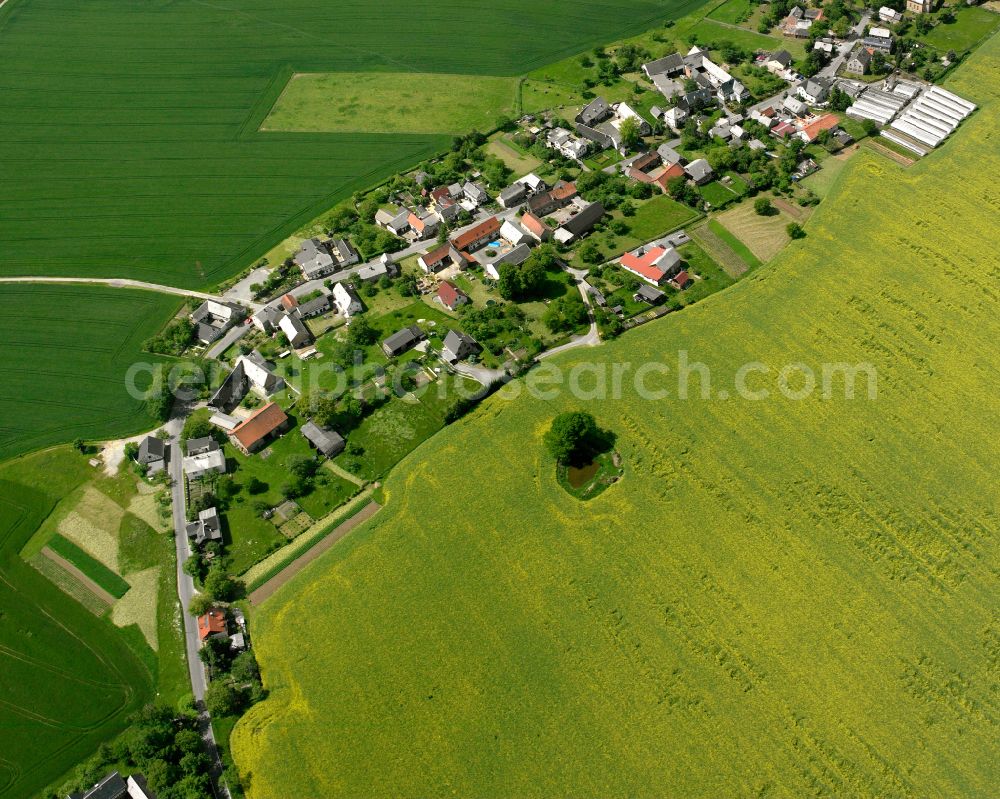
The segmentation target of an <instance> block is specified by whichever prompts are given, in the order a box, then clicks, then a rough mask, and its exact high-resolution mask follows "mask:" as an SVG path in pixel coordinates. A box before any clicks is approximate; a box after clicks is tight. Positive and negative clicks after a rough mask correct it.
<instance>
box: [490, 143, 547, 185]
mask: <svg viewBox="0 0 1000 799" xmlns="http://www.w3.org/2000/svg"><path fill="white" fill-rule="evenodd" d="M486 149H487V151H488V152H489V153H490V154H491V155H494V156H496V157H497V158H499V159H500V160H501V161H503V162H504V163H505V164H506V165H507V167H508V169H510V170H511V171H512V172H513V173H514V176H515V177H522V176H524V175H527V174H528V173H529V172H532V171H533V170H535V169H538V167H540V166H541V165H542V162H541V161H539V160H538V159H537V158H535V156H533V155H528V154H526V153H522V152H521V151H519V150H517V149H515V148H514V146H513V145H512V144H510V143H508V142H507V141H505V140H504V139H502V138H499V137H498V138H494V139H492V140H491V141H490V143H489V144H487V145H486Z"/></svg>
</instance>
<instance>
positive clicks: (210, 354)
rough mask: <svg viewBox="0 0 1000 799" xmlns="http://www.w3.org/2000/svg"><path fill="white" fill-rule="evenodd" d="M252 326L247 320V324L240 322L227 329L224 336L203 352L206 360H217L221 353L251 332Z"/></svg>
mask: <svg viewBox="0 0 1000 799" xmlns="http://www.w3.org/2000/svg"><path fill="white" fill-rule="evenodd" d="M254 329H255V328H254V326H253V325H252V324H250V322H249V320H248V321H247V322H245V323H244V322H241V323H240V324H238V325H236V326H235V327H231V328H229V330H227V331H226V334H225V335H224V336H223V337H222V338H220V339H219V340H218V341H216V342H215V343H214V344H212V346H210V347H209V348H208V349H207V350H206V351H205V357H206V358H218V357H219V356H220V355H222V353H224V352H225V351H226V350H228V349H229V348H230V347H231V346H232V345H233V344H235V343H236V342H237V341H239V340H240V339H241V338H243V337H244V336H245V335H246V334H247V333H249V332H250V331H251V330H254Z"/></svg>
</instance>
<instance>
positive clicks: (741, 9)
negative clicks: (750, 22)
mask: <svg viewBox="0 0 1000 799" xmlns="http://www.w3.org/2000/svg"><path fill="white" fill-rule="evenodd" d="M755 5H756V4H754V3H751V2H750V0H727V1H726V2H725V3H722V4H721V5H718V6H716V7H715V8H714V9H712V10H711V11H709V12H708V18H709V19H714V20H718V21H719V22H725V23H728V24H729V25H738V24H739V22H740V20H742V19H744V18H745V17H749V16H750V13H751V12H752V11H753V9H754V8H755Z"/></svg>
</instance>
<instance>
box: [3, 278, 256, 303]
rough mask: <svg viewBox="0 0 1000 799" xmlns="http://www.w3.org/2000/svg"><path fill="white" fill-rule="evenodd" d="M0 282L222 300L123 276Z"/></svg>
mask: <svg viewBox="0 0 1000 799" xmlns="http://www.w3.org/2000/svg"><path fill="white" fill-rule="evenodd" d="M0 283H86V284H89V285H94V286H111V287H112V288H116V289H144V290H146V291H157V292H159V293H160V294H174V295H176V296H178V297H195V298H196V299H199V300H224V299H225V297H221V296H219V295H218V294H207V293H206V292H204V291H190V290H188V289H180V288H177V287H176V286H164V285H162V284H161V283H147V282H146V281H145V280H132V279H131V278H124V277H46V276H44V275H33V276H24V277H0ZM247 305H249V306H250V308H251V309H252V310H255V311H256V310H259V309H260V308H261V307H262V306H261V305H260V303H256V302H248V303H247Z"/></svg>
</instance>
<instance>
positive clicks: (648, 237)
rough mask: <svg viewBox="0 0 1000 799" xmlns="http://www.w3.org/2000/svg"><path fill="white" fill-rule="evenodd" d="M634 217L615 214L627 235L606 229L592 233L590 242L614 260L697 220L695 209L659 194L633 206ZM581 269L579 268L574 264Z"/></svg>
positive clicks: (606, 257)
mask: <svg viewBox="0 0 1000 799" xmlns="http://www.w3.org/2000/svg"><path fill="white" fill-rule="evenodd" d="M634 205H635V215H634V216H623V215H622V213H621V211H617V210H616V211H612V212H611V214H609V217H610V219H611V220H619V219H620V220H622V221H624V222H625V224H627V225H628V228H629V229H628V232H627V233H625V234H621V235H619V234H615V233H613V232H612V231H611V230H610V229H608V228H605V229H604V230H599V231H596V232H594V233H592V234H591V235H590V236H589V237H588V239H587V240H588V241H593V242H594V243H595V244H596V245H597V247H598V249H599V250H600V251H601V253H602V254H603V255H604V257H605V259H606V260H610V259H611V258H615V257H616V256H619V255H621V254H622V253H624V252H627V251H628V250H631V249H633V248H635V247H638V246H639V245H640V244H644V243H645V242H647V241H652V240H653V239H655V238H657V237H659V236H662V235H663V234H665V233H668V232H669V231H672V230H675V229H676V228H679V227H681V226H682V225H685V224H687V223H689V222H692V221H694V220H695V219H697V218H698V216H699V213H698V212H697V211H695V210H694V209H692V208H690V207H688V206H686V205H684V204H683V203H679V202H677V201H676V200H674V199H671V198H670V197H668V196H667V195H665V194H658V195H656V196H654V197H653V198H652V199H650V200H645V201H640V202H636V203H634ZM575 265H579V264H575Z"/></svg>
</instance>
